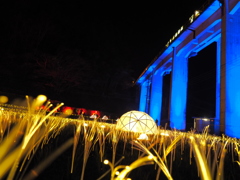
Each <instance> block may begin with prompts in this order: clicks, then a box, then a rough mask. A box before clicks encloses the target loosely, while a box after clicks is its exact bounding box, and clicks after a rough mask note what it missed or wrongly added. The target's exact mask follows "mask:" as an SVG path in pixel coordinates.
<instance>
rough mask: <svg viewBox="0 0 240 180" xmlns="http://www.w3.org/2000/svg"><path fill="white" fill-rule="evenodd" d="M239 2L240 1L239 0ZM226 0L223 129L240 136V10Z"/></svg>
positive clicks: (222, 75) (223, 26)
mask: <svg viewBox="0 0 240 180" xmlns="http://www.w3.org/2000/svg"><path fill="white" fill-rule="evenodd" d="M238 3H239V2H238ZM238 3H237V5H236V6H237V7H238V9H236V8H233V9H232V11H230V10H229V1H228V0H224V4H223V15H222V39H221V40H222V42H221V46H222V48H221V116H220V118H221V121H220V122H221V129H220V130H221V131H222V132H224V131H225V134H226V135H227V136H231V137H236V138H240V53H239V52H240V10H239V4H238Z"/></svg>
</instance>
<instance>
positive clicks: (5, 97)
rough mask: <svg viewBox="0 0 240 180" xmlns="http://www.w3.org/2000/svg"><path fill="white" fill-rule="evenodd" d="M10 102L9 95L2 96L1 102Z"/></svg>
mask: <svg viewBox="0 0 240 180" xmlns="http://www.w3.org/2000/svg"><path fill="white" fill-rule="evenodd" d="M7 102H8V97H7V96H0V103H2V104H4V103H7Z"/></svg>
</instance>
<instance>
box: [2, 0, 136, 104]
mask: <svg viewBox="0 0 240 180" xmlns="http://www.w3.org/2000/svg"><path fill="white" fill-rule="evenodd" d="M69 6H71V4H69ZM66 8H70V7H66ZM72 8H73V10H72V12H71V11H68V13H70V14H66V11H65V9H64V4H55V3H47V2H44V1H43V2H35V3H34V2H32V1H16V2H15V1H13V2H5V3H2V6H1V13H3V15H4V16H2V17H4V18H3V25H4V26H2V29H1V31H2V33H1V34H0V41H1V43H0V53H1V57H0V62H1V72H0V77H1V79H2V82H1V83H2V85H1V91H3V92H4V91H7V92H12V93H20V94H30V95H37V94H40V93H41V94H46V95H48V96H50V98H52V99H53V98H54V99H59V100H60V101H65V102H66V101H67V102H68V101H69V102H70V101H71V102H72V100H75V101H78V102H79V101H80V103H74V104H76V105H78V104H81V105H83V106H94V107H89V108H98V109H99V106H103V105H104V104H105V103H106V102H109V104H112V103H113V102H114V100H115V101H118V103H119V104H124V103H123V102H120V101H124V102H126V101H127V102H128V103H127V104H129V102H132V100H133V99H134V96H135V91H134V90H133V88H132V85H133V81H134V77H133V75H132V74H133V68H132V67H131V63H130V62H128V61H127V59H126V57H124V55H122V54H121V50H120V49H119V47H120V45H119V44H116V42H115V41H114V40H113V39H112V38H111V37H112V36H111V33H110V35H109V36H111V37H107V35H108V34H109V33H108V29H107V28H105V29H104V30H101V29H97V27H95V24H94V22H93V21H90V23H89V24H86V22H85V23H84V21H86V18H85V17H84V14H83V13H82V14H81V12H80V10H79V11H76V9H77V8H74V7H72ZM59 16H60V17H59ZM93 19H95V20H97V19H98V18H97V17H94V18H93ZM88 26H92V27H91V28H90V29H91V30H90V31H91V32H90V33H89V32H88V31H89V30H88V28H89V27H88ZM91 36H92V37H91ZM97 36H103V39H96V37H97ZM94 42H95V43H94ZM108 100H109V101H108ZM103 101H104V102H103ZM90 102H93V103H94V105H91V103H90Z"/></svg>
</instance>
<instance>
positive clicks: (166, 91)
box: [160, 73, 171, 127]
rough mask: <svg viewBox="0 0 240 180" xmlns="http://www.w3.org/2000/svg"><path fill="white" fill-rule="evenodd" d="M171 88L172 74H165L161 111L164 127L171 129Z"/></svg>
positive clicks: (161, 123)
mask: <svg viewBox="0 0 240 180" xmlns="http://www.w3.org/2000/svg"><path fill="white" fill-rule="evenodd" d="M170 87H171V73H169V74H164V76H163V87H162V110H161V122H160V125H161V126H162V127H165V126H166V123H167V127H169V123H170V120H169V103H170V92H171V90H170Z"/></svg>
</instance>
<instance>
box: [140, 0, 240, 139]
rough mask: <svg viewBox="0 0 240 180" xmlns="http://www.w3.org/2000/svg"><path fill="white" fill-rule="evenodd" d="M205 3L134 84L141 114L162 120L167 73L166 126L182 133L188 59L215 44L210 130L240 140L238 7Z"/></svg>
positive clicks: (232, 1) (229, 1) (228, 1)
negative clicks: (168, 120) (213, 88)
mask: <svg viewBox="0 0 240 180" xmlns="http://www.w3.org/2000/svg"><path fill="white" fill-rule="evenodd" d="M207 2H208V3H209V4H207V5H205V6H204V8H203V9H200V10H197V11H195V12H194V14H193V15H192V16H191V17H190V18H189V20H188V24H187V25H185V26H182V27H181V28H180V29H179V30H178V31H177V32H176V33H175V34H174V36H173V37H172V38H171V39H170V40H169V41H168V42H167V44H166V46H165V48H164V49H163V50H162V51H161V53H160V54H159V56H157V57H156V58H155V59H154V60H153V61H152V62H151V63H150V64H149V66H148V67H147V68H146V69H145V71H144V72H143V73H142V74H141V75H140V77H139V78H138V79H137V81H136V84H138V85H139V86H140V89H141V91H140V102H139V110H140V111H144V112H147V113H149V114H150V116H151V117H153V119H158V120H160V121H161V116H160V115H161V110H162V107H161V106H162V105H161V103H162V81H163V75H164V74H165V73H166V72H167V73H169V72H171V90H170V94H171V95H170V96H171V97H170V107H169V108H170V112H169V119H170V127H171V128H175V129H178V130H186V101H187V88H188V87H187V83H188V58H190V57H192V56H194V55H196V54H197V53H198V52H199V51H201V50H202V49H204V48H206V47H207V46H208V45H210V44H212V43H216V44H217V48H216V57H217V58H216V62H217V64H216V110H215V114H216V116H215V121H214V127H215V128H214V131H215V133H216V134H219V133H225V134H226V135H228V136H231V137H237V138H240V83H239V79H240V28H239V27H240V8H239V7H240V2H239V1H238V0H222V1H220V0H212V1H207Z"/></svg>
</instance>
